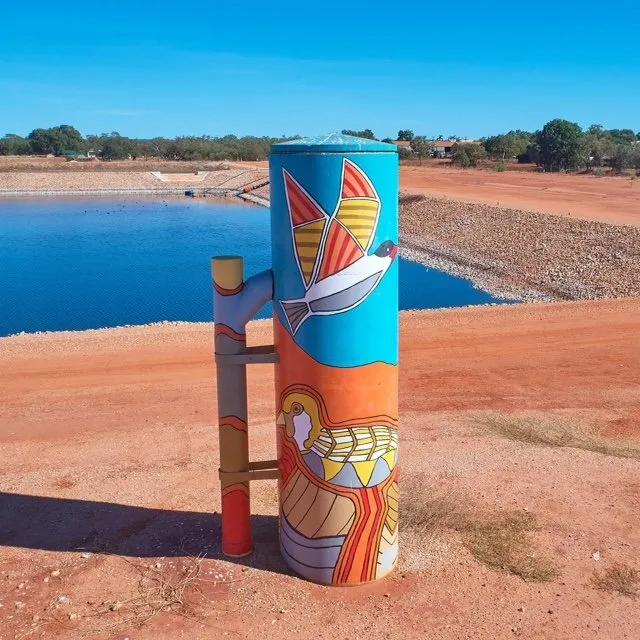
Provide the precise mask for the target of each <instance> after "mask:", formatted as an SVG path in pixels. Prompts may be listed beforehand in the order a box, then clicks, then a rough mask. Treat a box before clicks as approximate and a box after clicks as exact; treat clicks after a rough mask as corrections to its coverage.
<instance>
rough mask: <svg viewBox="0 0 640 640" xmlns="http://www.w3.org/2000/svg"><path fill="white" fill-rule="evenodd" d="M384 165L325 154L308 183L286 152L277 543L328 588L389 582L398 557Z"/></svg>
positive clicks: (392, 215)
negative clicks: (329, 177)
mask: <svg viewBox="0 0 640 640" xmlns="http://www.w3.org/2000/svg"><path fill="white" fill-rule="evenodd" d="M386 155H387V154H380V155H379V156H378V155H375V154H367V156H366V157H364V156H360V157H358V154H353V156H351V157H348V158H344V157H339V156H338V157H335V156H333V155H332V154H327V155H325V156H322V155H319V156H318V158H317V159H316V160H315V165H314V166H312V170H311V171H308V172H307V174H306V175H304V174H302V171H297V170H296V169H297V167H296V165H295V162H296V160H295V158H293V157H292V158H288V157H287V156H286V155H284V154H283V157H282V160H281V162H282V167H281V174H280V175H279V176H278V178H279V182H278V183H277V184H278V185H279V187H280V189H279V191H281V193H280V194H279V196H280V197H281V198H282V205H283V207H282V208H283V210H286V211H287V219H286V220H285V221H282V224H281V225H280V226H279V227H278V228H277V229H276V230H274V237H273V239H272V244H273V247H274V249H273V250H274V261H273V263H274V265H280V266H279V267H278V268H279V269H280V272H279V273H276V274H275V276H276V277H275V282H276V291H275V296H274V297H275V300H276V304H275V307H276V314H275V319H274V327H275V333H276V345H277V349H278V352H279V353H280V354H281V359H280V364H279V365H278V367H277V369H276V387H277V393H278V398H279V400H278V402H279V406H278V414H279V415H278V418H277V425H278V447H279V452H278V458H279V460H280V483H281V486H280V545H281V549H282V553H283V556H284V557H285V559H286V560H287V562H288V564H289V565H290V566H291V567H292V568H293V569H294V570H295V571H297V572H298V573H300V574H301V575H303V576H306V577H308V578H310V579H312V580H315V581H318V582H323V583H326V584H334V585H341V584H343V585H349V584H360V583H364V582H369V581H372V580H375V579H377V578H380V577H382V576H383V575H385V574H386V573H388V572H389V571H391V570H392V569H393V567H394V566H395V563H396V560H397V555H398V546H397V536H398V531H397V518H398V485H397V483H396V464H397V457H398V418H397V406H398V402H397V353H398V346H397V325H396V310H397V261H396V260H395V258H396V254H397V251H398V248H397V226H396V225H397V223H396V220H397V210H396V208H395V207H396V206H397V204H396V201H395V199H394V198H388V199H387V198H385V194H386V192H387V191H389V193H393V190H394V188H395V187H396V186H397V185H394V184H393V180H394V176H396V178H397V171H394V169H393V166H394V165H393V164H392V163H393V161H394V159H393V158H388V159H387V158H386V157H385V156H386ZM389 155H390V154H389ZM396 162H397V161H396ZM365 163H366V165H367V166H364V165H365ZM308 164H309V162H308V159H307V166H308ZM327 175H335V180H327V179H326V176H327ZM318 176H323V177H324V179H323V180H320V179H319V177H318ZM390 176H391V177H390ZM316 181H317V184H316ZM390 181H391V183H390ZM327 183H328V184H329V185H330V187H328V188H327V187H326V186H323V185H327ZM272 184H276V181H275V180H274V181H273V182H272ZM274 195H275V194H274ZM274 226H275V225H274ZM276 234H277V237H276ZM276 256H277V259H276ZM376 335H379V336H384V339H382V338H381V339H376ZM372 338H373V339H372ZM347 390H348V392H347Z"/></svg>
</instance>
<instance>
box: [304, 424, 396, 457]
mask: <svg viewBox="0 0 640 640" xmlns="http://www.w3.org/2000/svg"><path fill="white" fill-rule="evenodd" d="M397 446H398V432H397V430H396V429H394V428H392V427H385V426H383V425H380V426H373V427H352V428H346V429H323V430H322V431H321V432H320V435H319V436H318V439H317V440H316V441H315V442H314V443H313V445H312V449H313V450H314V451H315V452H316V453H317V454H318V455H319V456H320V457H322V458H329V460H333V461H334V462H343V463H346V462H367V461H371V460H377V459H378V458H380V457H382V456H383V455H385V454H386V453H387V452H388V451H389V449H395V448H396V447H397Z"/></svg>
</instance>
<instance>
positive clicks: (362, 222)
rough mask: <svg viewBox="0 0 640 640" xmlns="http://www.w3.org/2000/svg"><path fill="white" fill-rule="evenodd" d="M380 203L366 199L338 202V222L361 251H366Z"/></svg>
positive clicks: (369, 243)
mask: <svg viewBox="0 0 640 640" xmlns="http://www.w3.org/2000/svg"><path fill="white" fill-rule="evenodd" d="M379 211H380V203H379V202H378V201H377V200H367V199H366V198H349V199H344V200H342V201H341V202H340V207H339V208H338V215H337V216H336V217H337V219H338V220H340V222H341V223H342V224H343V225H344V226H345V228H347V229H348V230H349V231H350V232H351V234H352V235H353V237H354V238H355V239H356V240H357V242H358V244H359V245H360V247H361V248H362V250H363V251H367V250H368V249H369V246H370V245H371V240H372V239H373V232H374V231H375V228H376V224H377V222H378V213H379Z"/></svg>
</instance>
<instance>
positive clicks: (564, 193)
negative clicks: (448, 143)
mask: <svg viewBox="0 0 640 640" xmlns="http://www.w3.org/2000/svg"><path fill="white" fill-rule="evenodd" d="M400 186H401V189H402V190H403V191H405V192H407V193H424V194H428V195H436V196H443V197H447V198H453V199H456V200H464V201H471V202H482V203H484V204H491V205H495V206H500V207H512V208H514V209H529V210H531V211H539V212H541V213H554V214H557V215H564V216H569V217H576V218H583V219H585V220H597V221H600V222H609V223H611V224H628V225H634V226H640V178H634V179H632V178H630V177H609V176H605V177H601V178H598V177H596V176H593V175H573V174H569V175H565V174H549V173H530V172H518V171H505V172H503V173H498V172H496V171H489V170H486V169H455V168H450V167H449V168H447V167H441V166H422V167H420V166H417V167H416V166H403V167H402V168H401V171H400Z"/></svg>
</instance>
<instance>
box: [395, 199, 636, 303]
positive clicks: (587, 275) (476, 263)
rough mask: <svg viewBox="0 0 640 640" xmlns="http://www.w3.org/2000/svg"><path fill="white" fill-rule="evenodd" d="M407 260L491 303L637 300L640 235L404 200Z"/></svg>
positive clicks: (545, 217)
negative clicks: (463, 283) (484, 293)
mask: <svg viewBox="0 0 640 640" xmlns="http://www.w3.org/2000/svg"><path fill="white" fill-rule="evenodd" d="M400 227H401V242H402V247H403V251H404V255H405V256H406V257H408V258H411V259H414V260H417V261H419V262H422V263H424V264H426V265H429V266H432V267H435V268H438V269H442V270H444V271H447V272H448V273H452V274H454V275H460V276H462V277H465V278H469V279H471V280H472V281H473V282H474V283H475V284H476V285H478V286H479V287H481V288H483V289H486V290H488V291H490V292H492V293H494V294H496V295H499V296H503V297H507V298H516V299H524V300H580V299H597V298H611V297H613V298H618V297H624V296H638V295H640V228H638V227H631V226H618V225H611V224H605V223H602V222H591V221H587V220H576V219H571V218H567V217H560V216H554V215H549V214H543V213H535V212H531V211H521V210H517V209H505V208H502V207H493V206H489V205H485V204H477V203H476V204H474V203H463V202H458V201H455V200H447V199H442V198H433V197H428V196H421V195H417V194H416V195H404V196H402V197H401V221H400Z"/></svg>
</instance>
